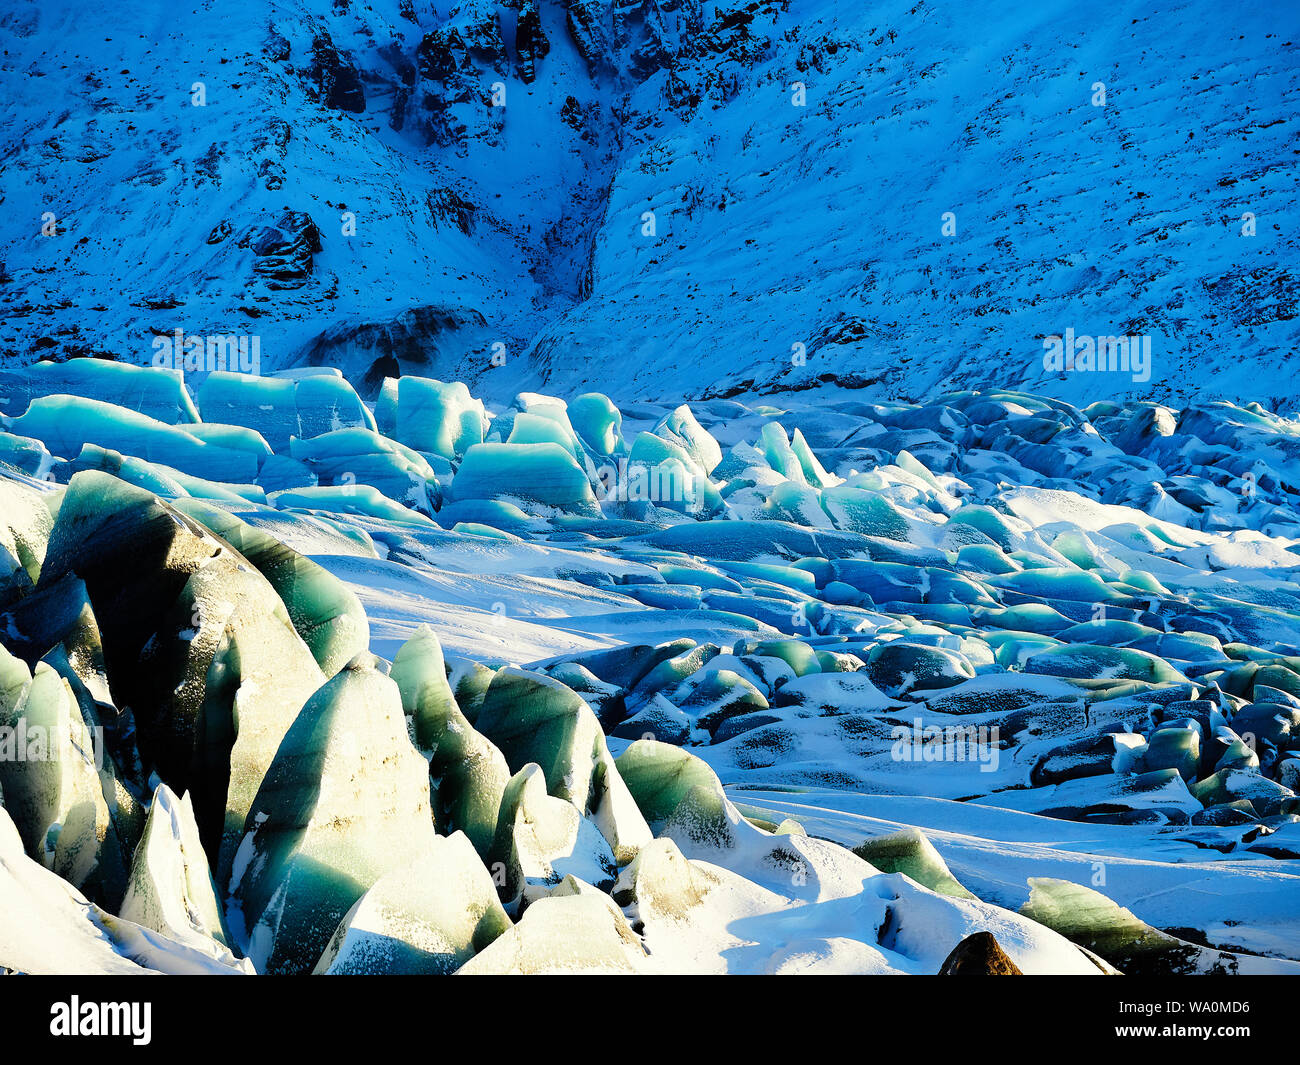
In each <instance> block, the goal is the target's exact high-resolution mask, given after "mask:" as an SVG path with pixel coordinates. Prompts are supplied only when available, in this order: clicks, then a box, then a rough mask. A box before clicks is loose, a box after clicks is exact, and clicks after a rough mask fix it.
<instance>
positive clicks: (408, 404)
mask: <svg viewBox="0 0 1300 1065" xmlns="http://www.w3.org/2000/svg"><path fill="white" fill-rule="evenodd" d="M487 425H488V418H487V413H486V411H484V409H483V403H482V401H481V400H477V399H475V398H474V397H473V396H471V395H470V394H469V389H468V388H467V387H466V386H465V385H464V384H463V383H461V382H460V381H453V382H451V383H450V384H444V383H443V382H442V381H435V380H432V379H431V378H427V377H402V378H400V379H399V380H398V382H397V414H396V419H395V425H394V429H393V436H394V437H396V439H398V440H399V441H401V442H402V443H403V444H406V445H407V446H408V447H413V448H415V450H417V451H428V452H432V453H433V454H436V455H441V456H442V457H443V458H446V459H458V458H460V457H461V456H462V455H464V454H465V452H466V451H468V450H469V449H470V448H471V447H473V446H474V445H475V444H479V443H482V441H483V437H484V434H485V433H486V431H487Z"/></svg>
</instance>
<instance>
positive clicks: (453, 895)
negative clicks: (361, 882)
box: [315, 832, 511, 976]
mask: <svg viewBox="0 0 1300 1065" xmlns="http://www.w3.org/2000/svg"><path fill="white" fill-rule="evenodd" d="M510 927H511V925H510V918H509V917H507V916H506V912H505V910H504V909H502V907H501V903H500V902H499V901H498V900H497V892H496V888H495V886H494V885H493V882H492V877H491V876H490V875H489V874H488V871H487V869H486V868H484V866H483V863H482V862H481V861H480V860H479V857H478V855H477V854H475V852H474V848H473V846H472V845H471V844H470V842H469V840H467V839H466V838H465V836H464V835H462V834H461V833H459V832H457V833H455V834H454V835H451V836H447V837H441V836H439V837H436V838H434V839H433V840H432V842H431V843H430V845H429V853H428V854H427V855H425V856H423V857H420V858H416V859H413V860H412V861H410V862H408V863H407V864H405V865H401V866H398V867H397V868H394V869H392V870H390V871H389V872H387V873H384V874H383V875H382V876H381V877H380V878H379V879H378V880H376V881H375V882H374V884H372V885H371V886H370V887H369V888H368V889H367V890H366V892H365V894H364V895H362V896H361V898H359V899H357V901H356V903H354V904H353V906H352V908H351V909H350V910H349V911H348V912H347V914H346V916H344V918H343V920H342V921H340V922H339V926H338V928H337V929H336V930H335V932H334V935H333V937H332V938H331V939H330V942H329V945H328V946H327V947H326V948H325V952H324V954H322V955H321V958H320V961H319V962H317V964H316V968H315V972H317V973H324V974H327V975H330V976H373V975H388V976H440V975H444V974H448V973H453V972H455V971H456V970H457V969H459V968H460V967H461V966H462V965H464V964H465V963H466V962H467V961H469V959H470V958H472V957H473V956H474V955H475V954H477V953H478V952H479V951H481V950H483V949H485V948H486V947H488V946H489V945H490V944H491V943H492V942H494V941H495V940H496V939H497V938H498V937H499V936H501V935H502V934H503V933H505V932H507V931H508V930H509V929H510Z"/></svg>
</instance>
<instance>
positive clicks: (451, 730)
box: [390, 625, 510, 858]
mask: <svg viewBox="0 0 1300 1065" xmlns="http://www.w3.org/2000/svg"><path fill="white" fill-rule="evenodd" d="M390 676H391V677H392V679H393V681H394V683H396V685H397V687H398V690H399V691H400V692H401V696H402V710H403V712H404V713H405V714H406V716H407V717H408V718H409V719H410V721H411V726H412V731H413V732H414V735H415V744H416V746H417V747H418V748H419V749H420V750H422V751H425V752H427V753H428V756H429V771H430V773H431V774H432V775H433V777H434V778H435V780H436V781H437V785H436V794H435V797H434V802H435V804H436V807H435V811H434V812H435V815H436V817H437V821H438V825H439V827H440V828H441V829H442V831H444V832H452V831H455V830H460V831H463V832H464V833H465V835H466V836H467V837H468V838H469V840H470V842H471V843H472V844H473V845H474V847H475V849H476V850H477V851H478V853H479V854H480V855H482V856H483V857H485V858H486V856H487V854H488V851H489V850H490V848H491V845H492V840H493V838H494V836H495V835H496V831H497V823H498V819H499V817H500V812H501V797H502V795H503V793H504V792H505V790H506V785H507V784H508V783H509V781H510V768H509V766H508V765H507V764H506V760H505V757H504V756H503V755H502V754H501V752H500V751H499V750H497V748H496V746H495V745H494V744H493V743H492V742H491V741H490V740H489V739H487V737H485V736H484V735H482V733H480V732H478V731H477V730H476V729H475V728H474V726H473V725H471V724H470V723H469V720H468V719H467V718H466V717H465V715H464V714H463V713H462V712H461V709H460V707H459V706H458V705H457V703H456V698H455V695H454V694H453V692H452V689H451V684H450V682H449V681H448V679H447V672H446V668H445V666H444V663H443V657H442V647H441V645H440V644H439V643H438V637H437V636H435V635H434V633H433V630H432V629H431V628H429V626H428V625H421V626H420V627H419V629H417V630H416V632H415V635H413V636H412V637H411V638H410V639H409V640H407V641H406V643H404V644H403V645H402V647H401V649H400V650H399V651H398V652H397V654H396V656H395V657H394V658H393V668H392V671H391V673H390Z"/></svg>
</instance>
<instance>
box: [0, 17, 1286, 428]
mask: <svg viewBox="0 0 1300 1065" xmlns="http://www.w3.org/2000/svg"><path fill="white" fill-rule="evenodd" d="M0 44H2V45H3V55H2V57H0V138H2V139H0V158H2V159H3V166H2V167H0V195H2V196H3V206H4V209H5V214H6V217H7V218H8V219H9V225H8V226H7V227H6V230H5V234H4V237H3V241H4V245H3V250H2V251H0V260H2V261H3V265H4V269H3V271H2V272H0V274H2V276H3V282H2V283H0V298H2V299H3V304H4V314H3V321H2V322H0V348H2V349H3V355H2V356H0V357H2V358H4V359H6V360H8V361H10V362H18V363H23V364H25V363H28V362H30V361H32V360H33V359H34V358H36V357H41V356H45V357H51V356H52V357H62V356H67V355H72V354H77V353H92V352H93V353H105V354H109V355H111V356H113V357H115V358H118V359H121V360H123V361H128V362H136V363H146V362H148V361H149V360H150V358H151V356H152V355H153V349H152V341H153V338H154V335H155V334H170V333H172V331H173V330H175V329H177V328H180V329H183V330H184V331H185V333H187V334H197V335H212V334H240V335H254V336H257V337H258V338H259V339H260V345H261V357H262V362H263V366H264V368H275V367H283V366H290V365H297V364H302V363H311V362H316V363H321V364H328V365H336V366H340V367H342V368H343V369H344V370H345V372H346V373H347V374H348V376H349V377H350V378H352V379H353V380H354V381H355V382H356V383H357V384H358V387H361V388H362V389H363V392H364V391H366V390H367V389H369V390H370V391H371V392H372V393H373V389H374V388H375V387H377V385H378V383H379V380H380V378H382V376H384V375H385V374H387V375H390V376H391V375H394V374H395V372H396V371H397V370H399V369H400V370H402V371H403V372H416V373H421V374H425V375H427V376H432V377H438V378H442V379H446V380H452V379H456V380H465V381H468V382H470V383H472V384H474V386H475V390H476V392H477V393H478V394H482V395H485V396H488V397H500V398H507V399H508V398H509V396H511V395H513V394H514V392H516V391H518V390H520V388H522V387H525V386H529V385H537V384H539V383H540V384H544V385H545V386H546V387H547V388H548V389H549V390H552V391H556V392H562V393H565V394H576V393H577V392H579V391H582V390H583V389H584V387H588V386H597V385H598V386H599V387H601V388H602V389H604V390H605V391H608V392H610V393H611V394H614V395H617V396H618V397H619V398H621V399H631V398H636V397H661V396H662V397H676V398H678V399H680V398H689V397H699V396H708V395H732V394H739V393H741V392H745V391H757V392H771V391H778V390H780V391H788V390H792V389H799V388H804V387H807V386H809V385H813V384H820V383H825V382H831V383H837V384H843V385H847V386H850V387H861V386H870V390H871V393H872V396H873V398H879V397H886V396H901V397H922V396H927V395H933V394H936V393H937V392H938V391H941V390H942V389H943V388H944V387H959V386H960V387H972V386H998V387H1020V386H1024V387H1029V388H1031V389H1033V390H1035V391H1038V392H1040V393H1046V394H1051V395H1056V396H1060V397H1065V398H1069V399H1072V400H1076V401H1082V402H1085V403H1086V402H1090V401H1092V400H1094V399H1097V398H1102V397H1110V396H1118V395H1133V396H1142V397H1148V398H1150V397H1155V398H1160V397H1166V396H1173V397H1181V398H1183V399H1187V398H1193V397H1194V396H1195V395H1196V394H1198V393H1212V394H1214V395H1221V396H1224V397H1228V398H1235V399H1239V400H1245V399H1257V400H1261V401H1265V402H1268V401H1273V400H1276V401H1277V402H1278V403H1280V404H1282V405H1283V406H1286V405H1287V403H1288V397H1289V395H1290V394H1291V392H1292V389H1291V387H1290V382H1289V374H1288V371H1287V370H1286V368H1285V364H1286V360H1287V359H1289V358H1290V357H1292V355H1293V352H1294V345H1295V341H1296V337H1297V326H1296V317H1295V315H1296V298H1297V276H1296V262H1297V250H1298V245H1297V236H1296V223H1297V207H1296V199H1297V198H1296V151H1297V149H1296V144H1297V141H1298V138H1297V120H1296V114H1297V112H1298V111H1300V87H1298V86H1297V79H1296V76H1295V73H1296V65H1297V48H1300V15H1298V14H1297V11H1296V8H1295V6H1294V5H1293V4H1290V3H1277V4H1271V3H1266V4H1258V5H1248V6H1247V7H1245V8H1242V9H1236V8H1233V7H1231V6H1228V5H1223V4H1221V3H1217V2H1212V0H1183V2H1176V3H1162V4H1159V5H1157V4H1155V3H1145V4H1141V5H1137V6H1135V7H1133V8H1132V9H1131V11H1130V10H1126V11H1125V12H1123V13H1122V14H1121V13H1119V12H1113V13H1112V12H1109V11H1103V10H1099V9H1095V8H1088V7H1080V6H1079V5H1076V4H1070V3H1067V2H1065V0H1046V2H1043V3H1038V4H1034V5H1032V6H1031V7H1030V8H1028V9H1026V8H1025V6H1024V5H1022V4H1018V3H1013V2H1010V0H998V2H995V3H992V4H981V5H974V4H960V3H952V2H936V0H921V2H920V3H911V2H910V0H893V2H886V3H879V4H870V5H866V4H843V3H833V2H831V0H794V2H789V0H787V2H784V3H776V2H758V0H754V2H750V3H741V2H739V0H721V2H717V3H713V2H701V0H639V2H638V0H620V2H609V0H568V2H567V3H560V2H558V0H509V2H503V3H496V2H492V0H469V2H467V3H463V4H451V5H448V4H447V3H445V2H443V0H438V2H437V3H436V4H432V5H431V4H429V3H428V2H425V0H374V2H348V0H339V2H336V3H332V4H330V3H325V2H324V0H275V2H272V3H267V4H258V5H248V6H243V5H231V4H226V3H219V2H216V0H207V2H202V3H192V2H188V0H187V2H183V3H180V4H176V3H164V2H162V0H136V2H133V3H131V4H129V5H125V6H122V7H111V6H110V7H103V6H99V7H96V6H95V5H90V6H87V5H80V4H71V3H66V2H52V3H42V4H34V3H31V4H21V5H17V6H13V5H10V6H9V7H8V8H7V9H6V10H5V12H4V13H3V14H2V15H0ZM1097 83H1101V85H1102V86H1104V89H1102V88H1099V87H1098V85H1097ZM1103 92H1104V105H1102V106H1095V105H1094V101H1097V102H1098V103H1101V102H1102V95H1101V94H1102V93H1103ZM494 97H495V100H494ZM196 103H201V104H202V106H196ZM494 103H497V104H500V103H503V104H504V106H494ZM800 105H802V106H800ZM647 212H652V215H651V214H647ZM949 212H950V213H951V216H950V217H945V216H946V215H947V213H949ZM1247 215H1249V216H1250V218H1249V219H1246V220H1243V218H1244V216H1247ZM651 223H652V224H653V231H651ZM43 227H44V228H45V231H46V232H48V233H50V234H51V235H43V232H42V230H43ZM946 232H947V233H951V235H946ZM1250 234H1253V235H1250ZM1067 329H1072V330H1074V331H1075V333H1076V334H1078V335H1080V336H1084V335H1086V336H1098V337H1105V336H1113V335H1134V336H1137V335H1147V336H1150V338H1151V367H1150V377H1149V380H1136V381H1135V380H1133V376H1134V375H1132V374H1124V373H1105V374H1087V373H1056V372H1053V371H1049V370H1045V369H1044V364H1043V338H1044V337H1046V336H1051V335H1060V334H1064V332H1065V331H1066V330H1067ZM498 345H499V346H498ZM796 345H802V347H801V348H799V347H796ZM494 355H495V356H496V363H497V364H496V365H494V363H493V356H494ZM390 360H394V361H390ZM503 360H504V365H500V363H502V361H503ZM1139 376H1144V375H1139Z"/></svg>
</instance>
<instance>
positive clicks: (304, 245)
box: [240, 210, 321, 289]
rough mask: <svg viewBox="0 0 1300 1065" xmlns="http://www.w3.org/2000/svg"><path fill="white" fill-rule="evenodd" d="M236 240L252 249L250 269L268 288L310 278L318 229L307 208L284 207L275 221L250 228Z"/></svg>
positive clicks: (317, 246) (296, 284)
mask: <svg viewBox="0 0 1300 1065" xmlns="http://www.w3.org/2000/svg"><path fill="white" fill-rule="evenodd" d="M240 243H241V245H243V246H245V247H247V248H249V249H250V250H251V251H252V252H253V255H254V256H255V257H256V258H255V259H254V260H253V273H254V274H256V275H257V276H258V277H260V278H262V279H264V280H265V281H266V285H267V287H268V288H272V289H285V288H300V287H301V286H303V285H305V284H306V283H307V281H308V280H310V278H311V273H312V256H313V255H315V254H316V253H317V252H319V251H320V250H321V233H320V230H319V229H318V228H317V226H316V223H315V222H313V221H312V220H311V216H310V215H309V214H307V212H305V211H289V210H286V211H285V212H284V213H283V214H282V215H280V217H279V218H278V219H277V220H276V222H275V225H273V226H262V227H260V228H254V229H250V230H249V231H248V232H246V233H245V234H244V236H243V237H242V238H241V240H240Z"/></svg>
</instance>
